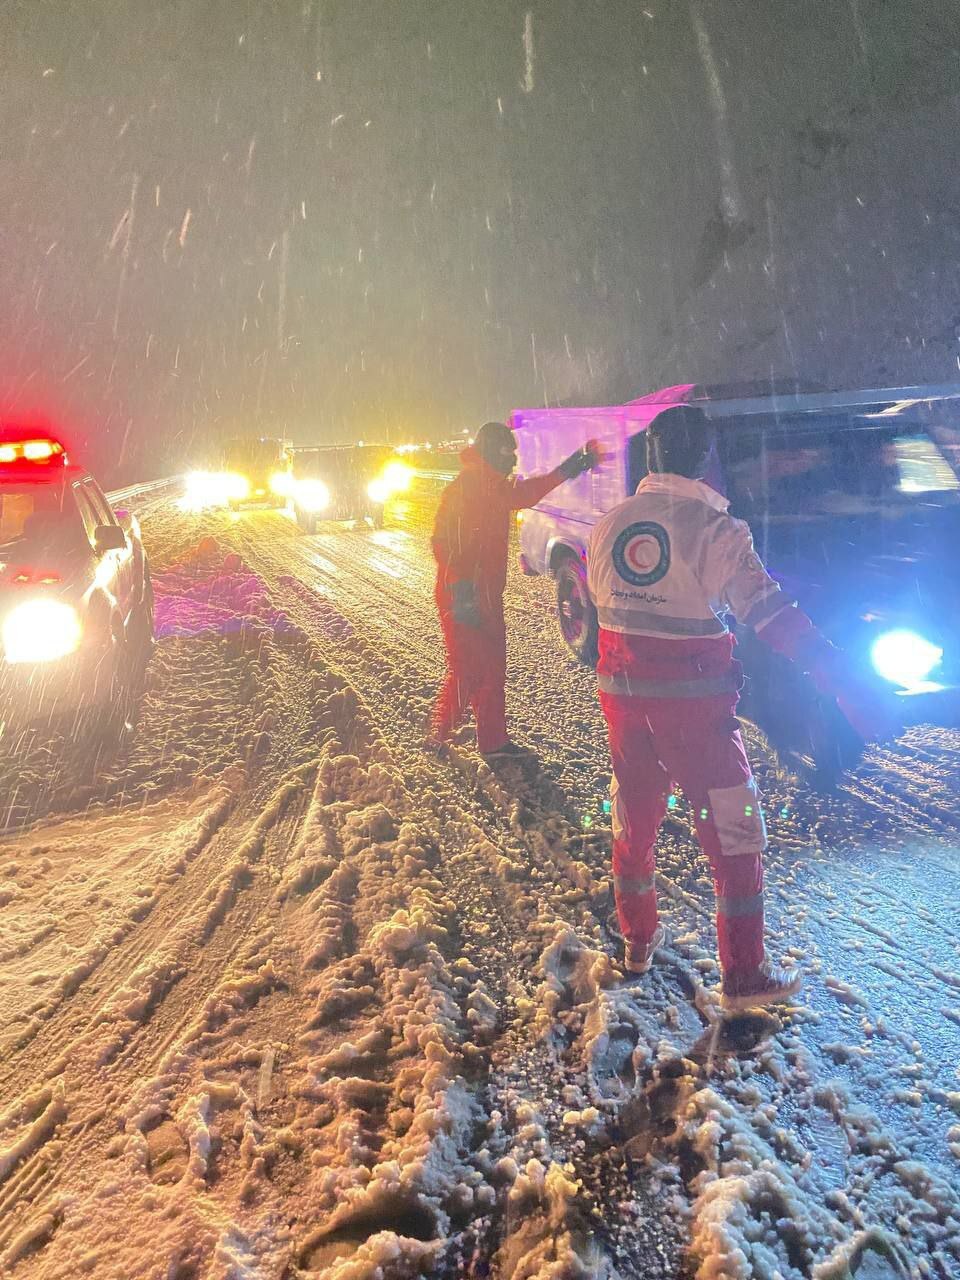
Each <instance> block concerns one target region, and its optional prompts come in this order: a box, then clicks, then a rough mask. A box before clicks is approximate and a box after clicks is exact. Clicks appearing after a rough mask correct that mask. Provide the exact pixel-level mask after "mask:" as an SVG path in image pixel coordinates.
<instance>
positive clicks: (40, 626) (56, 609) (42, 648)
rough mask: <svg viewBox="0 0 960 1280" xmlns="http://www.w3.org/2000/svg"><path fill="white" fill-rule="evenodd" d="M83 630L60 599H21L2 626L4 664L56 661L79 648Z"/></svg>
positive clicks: (75, 613) (77, 617)
mask: <svg viewBox="0 0 960 1280" xmlns="http://www.w3.org/2000/svg"><path fill="white" fill-rule="evenodd" d="M82 635H83V628H82V627H81V625H80V616H79V614H78V613H77V611H76V609H74V608H73V606H72V605H69V604H64V602H63V601H62V600H25V601H24V602H23V604H18V605H17V606H16V608H14V609H13V610H11V612H10V613H8V614H7V617H6V618H5V619H4V623H3V652H4V657H5V658H6V660H7V662H56V660H57V659H58V658H66V657H67V656H68V655H69V654H71V653H75V652H76V650H77V649H79V647H80V640H81V637H82Z"/></svg>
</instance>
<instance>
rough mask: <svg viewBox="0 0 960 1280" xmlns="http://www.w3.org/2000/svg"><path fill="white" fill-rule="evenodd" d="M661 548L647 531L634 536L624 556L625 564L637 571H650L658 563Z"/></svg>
mask: <svg viewBox="0 0 960 1280" xmlns="http://www.w3.org/2000/svg"><path fill="white" fill-rule="evenodd" d="M660 556H661V548H660V543H659V542H658V541H657V540H656V538H652V537H651V536H650V535H649V534H648V533H645V534H641V535H640V537H639V538H634V539H633V541H632V542H631V543H630V545H629V546H628V547H627V549H626V554H625V556H624V558H625V560H626V561H627V564H629V565H630V567H631V568H632V569H636V571H637V572H638V573H651V572H652V571H653V570H654V569H655V568H656V567H657V565H658V564H659V563H660Z"/></svg>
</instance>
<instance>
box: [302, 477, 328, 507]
mask: <svg viewBox="0 0 960 1280" xmlns="http://www.w3.org/2000/svg"><path fill="white" fill-rule="evenodd" d="M293 497H294V501H295V502H296V503H297V505H298V506H299V507H302V509H303V510H304V511H309V512H310V513H311V514H312V513H313V512H315V511H323V510H324V509H325V508H326V507H329V505H330V490H329V489H328V488H327V486H326V485H325V484H324V483H323V481H322V480H297V481H296V482H295V484H294V486H293Z"/></svg>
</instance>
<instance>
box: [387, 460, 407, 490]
mask: <svg viewBox="0 0 960 1280" xmlns="http://www.w3.org/2000/svg"><path fill="white" fill-rule="evenodd" d="M383 479H384V481H385V483H386V485H387V487H388V488H389V490H390V492H391V493H392V494H393V493H406V492H407V490H408V489H409V488H410V482H411V481H412V480H413V468H412V467H408V466H407V464H406V463H405V462H400V461H398V460H397V459H394V461H393V462H388V463H387V465H386V466H385V467H384V469H383Z"/></svg>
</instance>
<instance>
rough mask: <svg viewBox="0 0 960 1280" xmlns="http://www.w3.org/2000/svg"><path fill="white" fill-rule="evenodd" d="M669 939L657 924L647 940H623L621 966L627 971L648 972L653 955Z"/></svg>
mask: <svg viewBox="0 0 960 1280" xmlns="http://www.w3.org/2000/svg"><path fill="white" fill-rule="evenodd" d="M669 941H670V939H669V937H668V936H667V931H666V929H664V927H663V925H662V924H658V925H657V927H656V929H655V930H654V934H653V937H652V938H651V939H650V941H649V942H646V943H643V942H626V941H625V942H624V945H623V950H624V959H623V967H624V968H625V969H626V971H627V973H649V972H650V967H651V965H652V964H653V959H654V956H655V955H656V954H657V952H658V951H659V950H660V948H661V947H664V946H666V945H667V943H668V942H669Z"/></svg>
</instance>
